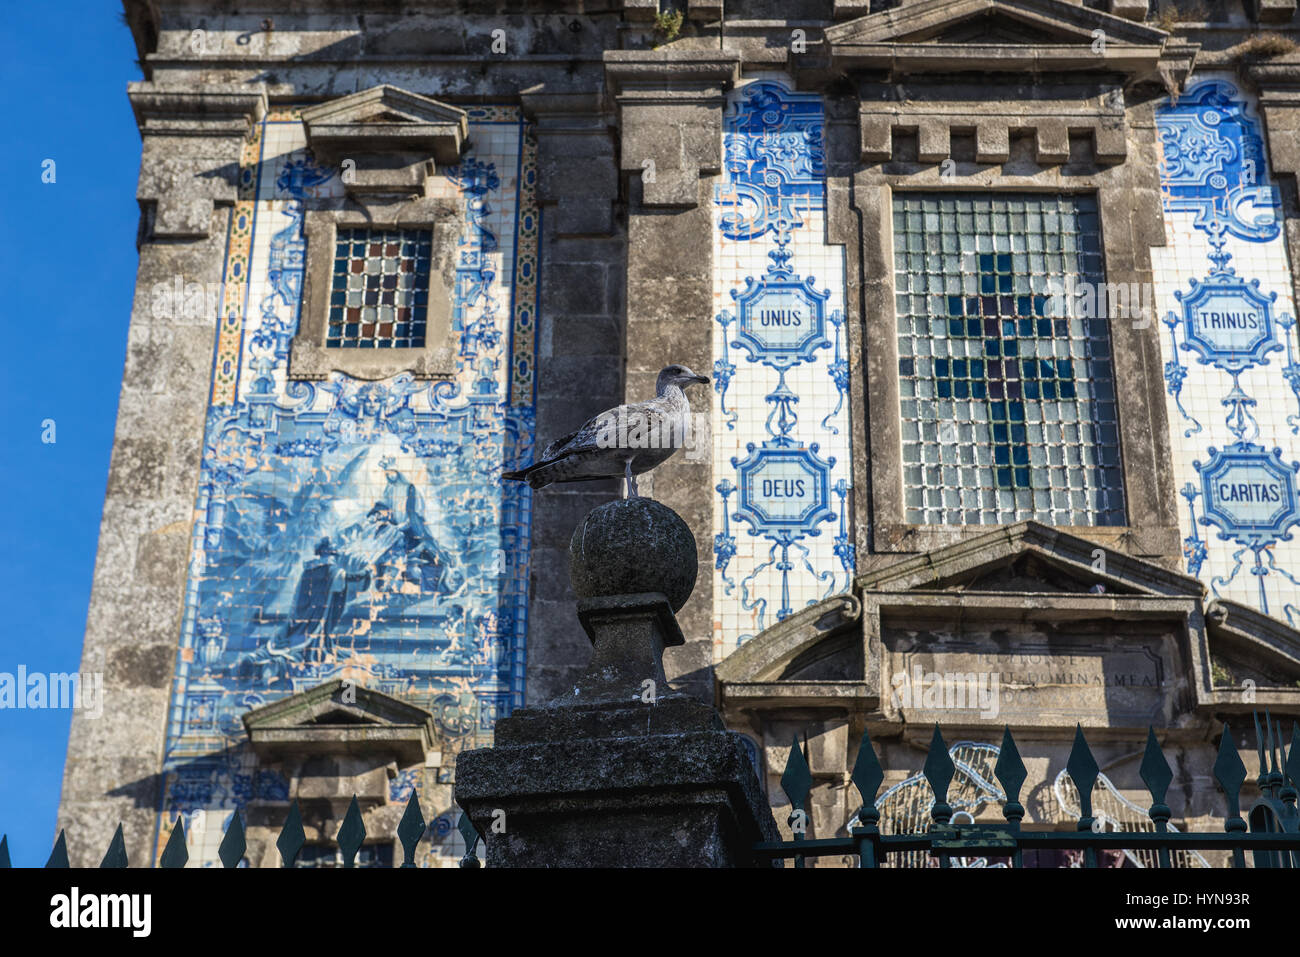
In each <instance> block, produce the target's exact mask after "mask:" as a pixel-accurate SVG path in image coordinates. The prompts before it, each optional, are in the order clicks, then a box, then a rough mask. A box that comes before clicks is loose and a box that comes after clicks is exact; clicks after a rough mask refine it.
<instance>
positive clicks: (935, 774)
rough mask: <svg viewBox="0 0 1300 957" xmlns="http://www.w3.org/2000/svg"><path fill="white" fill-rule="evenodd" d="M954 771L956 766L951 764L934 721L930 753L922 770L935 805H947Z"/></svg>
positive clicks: (936, 723)
mask: <svg viewBox="0 0 1300 957" xmlns="http://www.w3.org/2000/svg"><path fill="white" fill-rule="evenodd" d="M956 770H957V768H956V766H955V765H954V764H953V763H952V755H950V754H949V753H948V745H947V743H946V742H945V741H944V740H943V733H942V732H940V730H939V723H938V722H937V721H936V722H935V725H934V734H933V735H932V736H931V738H930V752H929V753H928V754H927V755H926V756H925V765H924V766H923V768H922V771H923V772H924V774H925V779H926V780H927V781H929V782H930V790H932V791H934V800H935V804H947V803H948V786H949V785H950V784H952V777H953V774H955V773H956Z"/></svg>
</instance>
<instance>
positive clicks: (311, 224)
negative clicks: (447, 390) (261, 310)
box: [288, 195, 464, 380]
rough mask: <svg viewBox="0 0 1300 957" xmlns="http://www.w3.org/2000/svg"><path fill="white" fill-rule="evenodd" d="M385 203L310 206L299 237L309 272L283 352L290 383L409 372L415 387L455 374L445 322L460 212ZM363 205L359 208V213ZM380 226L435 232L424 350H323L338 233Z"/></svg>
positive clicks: (422, 202)
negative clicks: (295, 323)
mask: <svg viewBox="0 0 1300 957" xmlns="http://www.w3.org/2000/svg"><path fill="white" fill-rule="evenodd" d="M384 198H385V197H380V196H373V195H371V196H362V197H359V198H358V201H355V202H353V203H352V204H351V205H350V206H349V207H345V208H343V209H338V208H336V206H335V204H334V203H332V202H331V203H330V205H329V207H327V208H319V207H315V206H314V205H309V206H308V208H307V210H306V211H305V213H304V215H303V235H304V237H305V238H306V240H307V264H306V268H305V270H304V272H303V283H302V307H301V311H300V313H299V315H300V318H299V321H298V333H297V335H295V336H294V337H293V343H292V345H291V346H290V350H289V369H288V376H289V378H290V379H305V380H319V379H324V378H326V377H327V376H328V375H329V373H331V372H343V373H345V374H347V375H349V376H352V377H353V378H357V379H368V380H375V379H385V378H388V377H389V376H392V375H396V374H397V373H399V372H410V373H411V374H412V375H413V376H415V378H417V379H442V378H449V377H450V376H452V375H454V374H455V371H456V356H455V342H454V341H453V340H454V336H453V334H452V333H453V330H452V315H451V314H452V298H453V297H452V290H453V289H454V288H455V285H456V256H457V249H458V245H457V244H458V243H459V241H460V236H461V232H462V228H463V225H464V222H463V217H462V215H461V211H460V210H459V209H458V208H457V207H456V205H455V204H453V203H450V202H448V201H446V200H434V199H409V200H407V201H394V202H384V201H383V200H384ZM362 199H364V200H365V201H366V204H365V205H361V203H360V200H362ZM385 226H388V227H396V228H402V229H429V230H432V232H433V264H432V268H431V269H430V270H429V289H428V299H427V306H426V310H427V311H426V315H425V334H424V345H423V346H417V347H410V348H394V349H357V348H331V347H329V346H327V345H326V344H325V343H326V339H327V333H328V330H329V312H330V293H331V291H332V288H333V278H334V277H333V264H334V248H335V244H336V242H337V237H338V231H339V229H340V228H344V229H346V228H350V227H375V228H381V227H385Z"/></svg>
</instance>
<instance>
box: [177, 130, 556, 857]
mask: <svg viewBox="0 0 1300 957" xmlns="http://www.w3.org/2000/svg"><path fill="white" fill-rule="evenodd" d="M470 130H471V139H472V141H473V149H472V151H471V152H470V153H469V154H468V155H467V156H466V157H465V158H464V159H463V161H462V162H461V164H460V165H459V166H457V167H454V168H449V169H444V170H440V171H439V174H438V175H437V176H436V177H435V178H434V182H435V184H436V189H437V191H438V192H439V193H440V194H442V195H444V196H446V197H450V198H453V199H455V200H456V201H457V202H459V203H461V204H463V206H464V209H465V214H466V227H465V231H464V233H463V235H462V238H461V247H460V251H459V255H458V257H457V277H456V285H455V290H454V293H453V295H454V302H453V322H454V329H455V331H456V332H457V333H458V334H459V350H458V356H459V370H458V372H457V374H456V376H455V378H454V379H453V380H451V381H433V382H430V381H428V380H423V381H416V380H414V379H413V378H412V377H411V376H409V375H397V376H394V377H392V378H390V379H387V380H384V381H381V382H373V383H372V382H362V381H358V380H353V379H349V378H348V377H346V376H343V375H341V374H338V373H335V374H332V375H331V376H330V377H329V378H328V379H327V380H324V381H320V382H289V381H288V380H287V379H286V369H287V360H288V354H289V352H288V350H289V346H290V342H291V340H292V337H293V335H294V334H295V332H296V329H297V322H298V309H299V299H300V294H301V289H302V276H303V262H304V252H305V241H304V239H303V233H302V220H303V200H304V199H306V198H308V197H335V198H338V197H341V196H342V188H341V184H340V183H339V181H338V178H337V176H336V175H335V174H334V172H333V171H331V170H327V169H321V168H318V167H316V166H315V165H314V164H313V161H312V159H311V157H310V155H309V154H308V153H307V152H306V150H305V145H306V143H305V138H304V134H303V129H302V124H301V123H300V122H299V121H298V119H297V118H296V114H295V113H293V112H292V111H281V112H277V113H272V114H271V115H270V116H269V117H268V118H267V120H266V121H265V122H264V123H262V124H261V125H260V126H259V127H258V128H257V130H256V133H255V137H254V139H253V140H252V142H251V143H250V144H249V146H248V148H247V149H246V150H245V156H244V162H243V164H242V179H241V198H240V201H239V203H238V205H237V207H236V209H235V211H234V214H233V219H232V227H231V232H230V239H229V247H228V252H227V266H226V272H225V288H224V291H223V295H222V302H223V310H222V318H221V322H220V328H219V334H218V342H217V347H216V355H215V360H214V368H213V388H212V399H211V405H210V408H209V415H208V424H207V435H206V439H205V446H204V454H203V461H202V467H201V473H200V478H199V493H198V501H197V503H196V512H195V523H194V541H193V551H192V558H191V565H190V570H189V584H188V592H187V598H186V608H185V616H184V622H183V626H182V633H181V639H180V651H179V655H178V659H177V663H176V673H175V679H174V689H173V694H172V704H171V711H170V717H169V723H168V728H167V752H166V759H165V762H166V763H165V768H164V772H165V778H166V783H165V796H164V803H163V807H162V808H160V811H161V814H160V828H161V833H160V840H159V846H161V844H162V842H163V841H165V839H166V834H167V831H168V828H169V827H170V824H171V822H172V821H173V820H174V819H175V816H176V814H177V813H183V814H185V815H187V817H188V818H189V819H190V823H192V824H194V825H196V826H195V827H194V829H193V832H192V833H191V835H190V841H191V847H190V853H191V858H192V859H199V860H205V861H206V860H214V859H215V853H216V845H217V843H219V841H220V839H221V835H222V832H223V831H224V829H225V822H226V820H227V819H228V818H229V817H230V813H231V811H232V810H233V809H234V808H236V807H240V806H242V805H243V804H244V803H245V802H246V801H248V800H249V799H252V798H258V797H279V798H283V797H284V795H285V794H286V787H287V785H286V782H285V781H283V780H282V779H280V778H279V776H277V775H275V774H273V773H271V772H266V771H263V772H260V773H256V774H255V773H253V762H252V759H251V755H250V754H249V752H248V750H247V746H246V745H245V744H244V734H243V726H242V724H241V721H240V717H241V715H242V714H243V713H244V712H245V711H247V710H248V709H249V708H253V707H257V706H259V705H262V704H265V703H268V702H270V701H273V700H275V699H276V698H279V697H282V696H284V695H287V694H290V693H293V692H296V691H300V690H304V689H306V688H310V687H313V686H315V685H317V684H319V683H321V682H322V681H325V680H329V679H332V678H352V679H355V680H356V681H357V682H358V683H360V684H364V685H365V686H367V687H371V688H376V689H378V690H382V691H385V692H388V693H391V694H397V695H402V696H404V697H406V698H408V699H409V700H411V701H413V702H415V703H417V704H419V705H421V706H423V707H426V708H428V709H429V710H431V711H432V712H433V713H434V715H435V716H436V720H437V725H438V728H439V731H440V732H441V734H442V735H443V737H444V740H445V748H446V750H447V751H452V752H454V751H459V750H461V749H462V748H464V747H475V746H478V745H481V744H483V743H486V741H487V740H488V738H489V736H490V733H491V729H492V726H493V723H494V722H495V720H496V719H497V718H498V717H501V716H502V715H504V714H506V713H508V712H509V711H510V709H511V708H512V707H513V706H516V705H519V704H522V702H523V690H524V689H523V683H524V636H525V633H526V625H527V622H526V613H527V587H528V539H529V499H528V494H527V491H526V490H525V489H524V488H523V487H522V486H521V485H518V484H514V483H511V485H510V486H509V487H506V488H503V487H502V483H501V481H500V478H499V476H500V473H501V468H502V463H503V462H516V461H520V460H527V458H528V457H529V455H530V448H531V443H532V440H533V421H534V332H535V326H536V324H535V308H536V287H537V255H538V249H537V244H538V235H539V228H538V227H539V221H538V213H537V210H536V206H535V202H534V198H533V191H534V186H535V177H536V163H535V155H534V150H535V147H534V145H533V142H532V140H531V139H530V138H528V137H526V136H525V135H524V127H523V123H522V120H521V117H520V115H519V113H518V111H517V110H516V109H514V108H496V107H480V108H476V109H473V110H471V111H470ZM332 253H333V251H332V250H328V249H327V250H321V251H317V250H311V251H310V254H312V255H316V254H321V255H326V256H331V255H332ZM413 783H414V782H413V780H411V779H410V777H409V775H404V776H402V777H399V778H398V779H397V780H396V781H394V782H393V789H394V794H393V797H394V798H395V799H398V800H404V799H405V797H406V793H408V792H409V790H410V787H411V786H412V784H413ZM448 810H450V809H448ZM434 831H435V834H436V835H446V834H448V833H449V832H451V831H452V828H451V820H450V817H448V819H447V820H446V821H441V819H440V820H439V821H436V822H435V825H434Z"/></svg>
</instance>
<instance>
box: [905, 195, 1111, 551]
mask: <svg viewBox="0 0 1300 957" xmlns="http://www.w3.org/2000/svg"><path fill="white" fill-rule="evenodd" d="M893 213H894V269H895V281H896V292H897V319H898V356H899V359H898V378H899V395H900V405H901V413H902V444H903V448H902V452H903V495H904V509H905V520H906V521H907V522H909V523H912V524H929V525H981V524H984V525H989V524H1007V523H1011V522H1017V521H1023V520H1025V519H1035V520H1037V521H1040V522H1044V523H1046V524H1051V525H1117V524H1123V523H1124V521H1125V515H1124V497H1123V481H1122V476H1121V469H1120V453H1119V424H1118V419H1117V414H1116V403H1115V388H1114V370H1113V366H1112V363H1111V353H1110V335H1109V328H1108V320H1107V319H1105V318H1094V317H1093V316H1092V315H1091V313H1092V312H1093V310H1086V309H1082V308H1080V306H1079V304H1080V303H1081V302H1084V301H1096V300H1095V298H1094V299H1085V298H1083V297H1082V296H1080V295H1079V291H1081V290H1085V289H1091V290H1093V291H1094V293H1096V292H1099V291H1100V292H1102V296H1103V300H1104V287H1103V286H1102V283H1103V282H1104V274H1103V271H1102V259H1101V236H1100V229H1099V226H1098V216H1097V202H1096V199H1095V198H1093V197H1090V196H1071V195H1058V194H1032V193H1017V194H1004V193H898V194H895V196H894V208H893ZM1088 284H1091V285H1088ZM1099 311H1100V310H1099ZM1102 312H1103V314H1104V311H1102Z"/></svg>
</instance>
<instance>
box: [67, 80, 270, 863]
mask: <svg viewBox="0 0 1300 957" xmlns="http://www.w3.org/2000/svg"><path fill="white" fill-rule="evenodd" d="M131 101H132V105H133V107H134V108H135V112H136V117H137V119H138V121H139V123H140V131H141V135H142V137H143V139H144V154H143V159H142V162H141V169H140V186H139V190H138V193H137V195H138V197H139V198H140V200H141V203H142V204H144V205H145V207H146V208H145V211H144V212H145V216H146V228H145V229H143V230H142V231H141V245H140V265H139V269H138V272H137V275H136V291H135V300H134V304H133V308H132V314H131V325H130V329H129V332H128V338H127V356H126V368H125V370H124V372H123V377H122V389H121V393H120V397H119V400H118V414H117V426H116V430H115V433H114V439H113V457H112V462H111V465H110V469H109V475H108V488H107V492H106V494H105V499H104V511H103V517H102V520H101V523H100V535H99V547H98V552H97V555H96V560H95V575H94V583H93V586H92V591H91V600H90V610H89V614H88V616H87V620H86V638H85V645H84V648H83V650H82V663H81V670H82V671H83V672H90V673H94V672H100V673H102V674H103V695H104V698H103V714H102V715H100V716H97V717H91V716H90V715H89V714H88V713H87V712H85V711H82V710H78V711H76V712H74V714H73V718H72V732H71V735H70V737H69V743H68V757H67V762H66V765H65V768H64V780H63V793H62V799H61V801H60V807H59V816H58V826H59V827H64V828H67V830H68V835H69V837H68V849H69V853H70V858H71V861H72V864H73V865H74V866H94V865H96V864H98V863H99V860H100V858H101V857H102V856H103V853H104V849H105V848H106V847H107V846H108V842H109V840H110V838H111V837H112V835H113V830H114V829H115V828H116V827H117V825H118V823H119V822H121V823H122V824H123V825H124V831H125V837H126V847H127V851H128V854H129V856H130V861H131V864H132V865H133V866H142V865H146V864H149V863H151V861H150V859H149V855H150V853H151V852H152V849H153V840H154V831H155V821H156V814H157V802H158V790H159V785H160V781H159V769H160V768H161V767H162V759H163V744H164V734H165V728H166V723H167V718H168V713H167V706H168V699H169V696H170V691H171V682H172V673H173V670H174V664H175V660H176V653H177V652H176V637H177V635H178V634H179V633H180V621H181V616H182V614H183V609H184V604H185V587H186V571H187V566H188V557H189V555H190V546H191V530H192V523H193V519H194V494H195V477H196V476H197V474H198V471H199V462H200V459H201V455H202V449H203V437H204V422H205V416H206V412H207V407H208V396H209V393H210V389H211V381H212V379H211V362H212V350H213V337H214V335H215V330H216V325H217V318H218V317H217V314H216V312H215V311H213V312H211V314H209V313H208V312H207V311H206V309H205V310H204V311H203V312H202V313H201V314H195V313H194V311H193V310H192V309H189V308H186V306H185V305H184V304H183V303H182V302H179V301H177V299H178V298H180V297H178V296H176V295H175V290H176V289H178V288H180V289H182V290H184V289H193V288H201V289H202V290H203V291H204V296H203V300H204V302H205V303H207V302H210V301H211V298H210V294H211V292H212V291H213V290H217V289H220V287H221V282H222V269H223V264H224V261H225V260H224V256H225V249H226V240H227V236H226V233H227V223H228V220H229V218H230V215H231V211H230V210H229V209H223V208H220V207H221V206H223V205H225V204H233V203H234V202H235V201H236V199H237V193H238V182H237V176H238V170H239V156H240V150H241V149H242V148H243V146H244V144H245V142H246V138H247V134H248V132H249V130H250V129H251V127H252V125H253V123H254V122H255V121H256V120H258V119H260V117H261V116H262V114H263V112H264V111H265V108H266V100H265V94H264V93H263V92H262V91H260V90H259V91H254V92H249V91H248V90H247V89H244V88H240V89H239V91H237V92H236V91H232V90H230V89H227V88H214V89H212V90H211V91H206V92H197V91H178V90H166V89H161V88H159V87H157V86H155V85H154V84H150V83H137V84H133V85H132V87H131ZM196 283H197V284H199V286H198V287H195V286H194V284H196ZM159 289H166V290H167V291H168V293H169V296H168V297H160V296H159V295H158V290H159ZM53 838H54V835H50V840H51V842H52V841H53Z"/></svg>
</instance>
